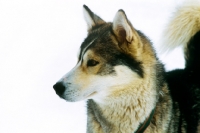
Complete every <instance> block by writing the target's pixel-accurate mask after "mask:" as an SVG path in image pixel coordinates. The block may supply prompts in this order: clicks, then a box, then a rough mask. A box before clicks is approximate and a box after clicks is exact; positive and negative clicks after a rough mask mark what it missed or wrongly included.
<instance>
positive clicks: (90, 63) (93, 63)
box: [87, 59, 99, 67]
mask: <svg viewBox="0 0 200 133" xmlns="http://www.w3.org/2000/svg"><path fill="white" fill-rule="evenodd" d="M97 64H99V62H98V61H95V60H93V59H90V60H88V62H87V66H89V67H92V66H96V65H97Z"/></svg>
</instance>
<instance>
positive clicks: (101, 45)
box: [79, 23, 114, 58]
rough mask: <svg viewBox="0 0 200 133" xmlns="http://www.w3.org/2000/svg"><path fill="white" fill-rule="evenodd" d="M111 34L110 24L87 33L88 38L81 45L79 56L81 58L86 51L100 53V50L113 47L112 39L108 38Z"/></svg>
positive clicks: (94, 28) (96, 27)
mask: <svg viewBox="0 0 200 133" xmlns="http://www.w3.org/2000/svg"><path fill="white" fill-rule="evenodd" d="M111 34H112V26H111V23H107V24H102V25H99V26H95V27H93V29H92V30H91V31H89V32H88V36H87V37H86V38H85V40H84V41H83V43H82V44H81V47H80V54H79V55H80V56H82V55H83V54H84V53H85V52H86V51H87V50H88V49H92V50H95V51H101V50H102V49H104V50H105V48H109V47H114V45H112V39H111V37H110V36H111ZM80 56H79V58H80Z"/></svg>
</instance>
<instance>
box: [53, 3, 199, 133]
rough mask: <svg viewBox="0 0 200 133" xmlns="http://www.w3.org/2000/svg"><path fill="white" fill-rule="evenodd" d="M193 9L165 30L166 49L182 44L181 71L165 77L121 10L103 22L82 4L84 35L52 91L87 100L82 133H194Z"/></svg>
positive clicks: (148, 43)
mask: <svg viewBox="0 0 200 133" xmlns="http://www.w3.org/2000/svg"><path fill="white" fill-rule="evenodd" d="M193 7H194V5H193V6H185V7H184V6H183V7H180V9H179V10H178V11H177V12H176V13H175V15H174V17H173V18H172V20H171V22H170V23H169V25H168V28H167V30H166V32H165V35H166V36H165V40H166V46H167V47H169V48H174V47H175V46H177V45H184V46H185V59H186V67H185V69H182V70H174V71H171V72H167V73H166V72H165V70H164V67H163V64H162V63H161V62H160V61H159V59H158V58H157V56H156V54H155V51H154V48H153V47H152V43H151V41H150V40H149V39H148V38H147V37H146V36H145V35H144V34H143V33H142V32H141V31H139V30H136V29H135V28H134V27H133V26H132V24H131V22H130V21H129V20H128V18H127V16H126V14H125V12H124V11H123V10H119V11H118V12H117V13H116V15H115V17H114V20H113V22H105V21H104V20H103V19H101V18H100V17H99V16H97V15H96V14H94V13H93V12H92V11H91V10H90V9H89V8H88V7H87V6H85V5H84V6H83V11H84V17H85V20H86V22H87V26H88V35H87V37H86V38H85V40H84V41H83V43H82V44H81V46H80V52H79V54H78V62H77V64H76V66H75V67H74V68H73V69H72V70H71V71H70V72H68V73H67V74H66V75H65V76H63V77H62V78H61V79H60V80H59V81H58V82H57V83H56V84H55V85H54V89H55V91H56V93H57V94H58V95H59V96H60V97H61V98H63V99H65V100H66V101H69V102H76V101H80V100H87V115H88V116H87V133H142V132H145V133H185V132H189V133H195V132H198V124H199V125H200V123H199V118H200V114H199V111H200V105H199V103H200V88H199V87H200V83H199V79H200V78H199V75H200V32H199V31H200V6H195V8H193ZM199 131H200V130H199Z"/></svg>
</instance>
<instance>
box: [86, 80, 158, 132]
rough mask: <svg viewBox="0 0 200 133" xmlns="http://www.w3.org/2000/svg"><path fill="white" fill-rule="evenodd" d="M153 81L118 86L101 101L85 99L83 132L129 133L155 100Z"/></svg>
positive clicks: (152, 105)
mask: <svg viewBox="0 0 200 133" xmlns="http://www.w3.org/2000/svg"><path fill="white" fill-rule="evenodd" d="M153 84H154V83H153V82H151V81H147V82H146V83H141V84H140V85H139V86H137V87H133V88H132V87H130V88H126V89H120V91H119V90H118V91H117V93H112V95H110V96H109V97H107V98H106V99H104V102H98V101H97V102H95V100H88V129H87V133H118V132H124V133H133V132H134V131H136V130H137V129H138V127H139V125H140V124H141V123H143V122H144V121H145V120H146V118H148V117H149V115H150V113H151V111H152V110H153V109H154V108H155V104H156V102H157V92H156V89H155V86H154V85H153Z"/></svg>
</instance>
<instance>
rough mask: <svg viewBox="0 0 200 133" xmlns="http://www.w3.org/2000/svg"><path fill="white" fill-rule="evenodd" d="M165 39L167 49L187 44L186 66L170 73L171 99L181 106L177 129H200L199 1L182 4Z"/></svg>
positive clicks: (192, 130)
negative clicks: (199, 127) (199, 126)
mask: <svg viewBox="0 0 200 133" xmlns="http://www.w3.org/2000/svg"><path fill="white" fill-rule="evenodd" d="M163 38H164V46H165V48H167V49H172V48H175V47H176V46H179V45H183V46H184V56H185V68H184V69H177V70H173V71H170V72H168V73H167V82H168V85H169V89H170V92H171V95H172V99H173V101H174V102H175V103H178V105H179V108H180V118H179V122H180V124H179V125H180V126H179V129H178V130H179V132H183V130H186V131H187V132H188V133H195V132H200V130H198V125H199V124H200V121H199V119H200V3H186V4H184V5H182V6H180V7H179V8H178V10H177V12H175V13H174V16H173V17H172V20H171V21H170V23H169V24H168V26H167V27H166V30H165V32H164V37H163ZM197 130H198V131H197Z"/></svg>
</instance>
